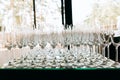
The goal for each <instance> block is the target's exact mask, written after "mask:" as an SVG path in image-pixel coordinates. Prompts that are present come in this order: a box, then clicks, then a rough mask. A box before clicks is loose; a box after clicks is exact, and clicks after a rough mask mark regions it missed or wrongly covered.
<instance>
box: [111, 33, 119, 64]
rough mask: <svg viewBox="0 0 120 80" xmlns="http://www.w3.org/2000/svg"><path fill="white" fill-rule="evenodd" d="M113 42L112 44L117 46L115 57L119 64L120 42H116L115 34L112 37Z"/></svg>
mask: <svg viewBox="0 0 120 80" xmlns="http://www.w3.org/2000/svg"><path fill="white" fill-rule="evenodd" d="M110 38H111V41H112V43H113V45H114V46H115V49H116V56H115V61H116V62H118V61H119V54H118V47H119V46H120V42H118V43H116V42H115V41H114V39H113V38H114V34H113V35H111V37H110Z"/></svg>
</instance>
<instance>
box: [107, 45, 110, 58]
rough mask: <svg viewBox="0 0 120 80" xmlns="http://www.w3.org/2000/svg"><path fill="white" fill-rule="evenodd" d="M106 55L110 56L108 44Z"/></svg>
mask: <svg viewBox="0 0 120 80" xmlns="http://www.w3.org/2000/svg"><path fill="white" fill-rule="evenodd" d="M107 57H108V59H109V58H110V51H109V45H108V46H107Z"/></svg>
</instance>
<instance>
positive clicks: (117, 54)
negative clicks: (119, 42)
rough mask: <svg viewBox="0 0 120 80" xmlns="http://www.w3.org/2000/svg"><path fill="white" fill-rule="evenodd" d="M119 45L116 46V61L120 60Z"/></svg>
mask: <svg viewBox="0 0 120 80" xmlns="http://www.w3.org/2000/svg"><path fill="white" fill-rule="evenodd" d="M118 47H119V46H116V56H115V61H117V62H118Z"/></svg>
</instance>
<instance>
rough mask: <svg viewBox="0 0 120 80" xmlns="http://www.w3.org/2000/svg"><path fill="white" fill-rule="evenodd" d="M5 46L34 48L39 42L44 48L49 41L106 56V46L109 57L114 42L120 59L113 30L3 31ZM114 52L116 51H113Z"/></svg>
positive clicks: (54, 44) (55, 44)
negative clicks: (110, 47)
mask: <svg viewBox="0 0 120 80" xmlns="http://www.w3.org/2000/svg"><path fill="white" fill-rule="evenodd" d="M2 34H3V42H2V45H3V47H5V48H7V49H8V50H11V48H16V47H18V48H22V47H26V46H29V47H30V49H33V48H34V47H36V46H37V45H38V44H39V46H40V47H41V48H42V49H44V48H45V47H46V45H47V43H49V44H50V45H51V46H52V48H55V47H56V46H57V45H58V44H60V45H61V46H62V48H65V47H67V46H71V47H70V48H72V47H75V46H76V47H79V49H80V50H81V52H86V51H87V52H88V53H102V55H103V56H104V57H105V47H107V48H108V54H107V57H108V58H110V55H109V46H110V45H111V44H113V45H114V46H115V47H116V53H115V54H116V61H118V47H119V46H120V43H115V42H114V40H113V37H114V33H113V31H95V30H90V31H88V30H86V31H77V30H65V31H62V33H54V32H53V33H49V34H47V33H42V32H40V31H39V30H33V31H26V30H25V31H24V30H23V31H18V32H11V33H5V32H3V33H2ZM113 54H114V53H113Z"/></svg>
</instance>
